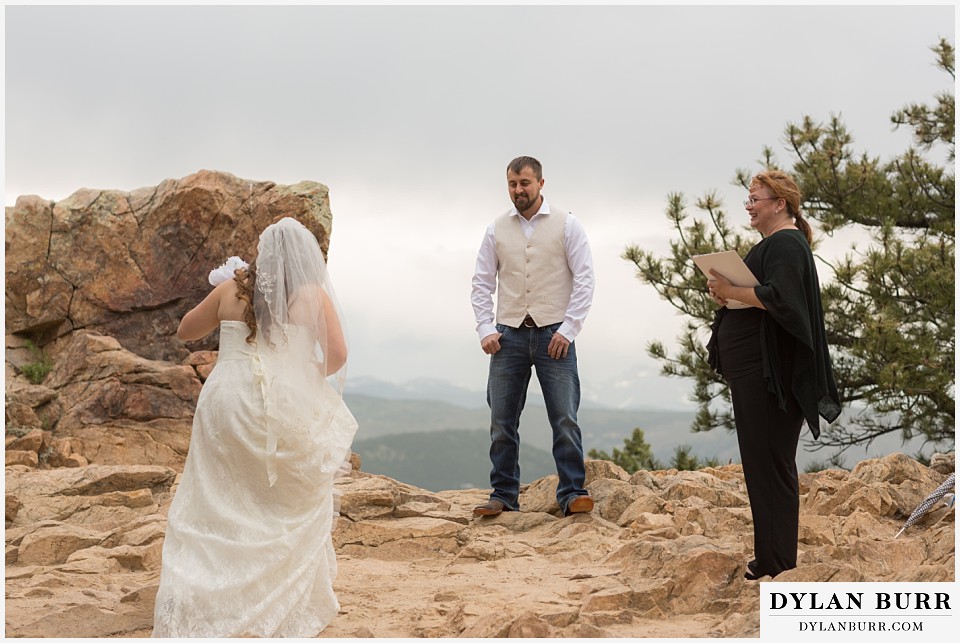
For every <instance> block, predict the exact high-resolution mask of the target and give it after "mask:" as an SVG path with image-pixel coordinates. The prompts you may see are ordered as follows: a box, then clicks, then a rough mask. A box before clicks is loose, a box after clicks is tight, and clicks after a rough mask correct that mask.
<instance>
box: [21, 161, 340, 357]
mask: <svg viewBox="0 0 960 643" xmlns="http://www.w3.org/2000/svg"><path fill="white" fill-rule="evenodd" d="M284 215H286V216H292V217H294V218H296V219H298V220H300V221H301V222H303V223H304V225H306V226H307V227H308V228H310V230H312V231H313V232H314V234H316V235H317V238H318V239H319V240H320V244H321V248H322V249H323V250H324V252H326V249H327V247H328V246H329V238H330V226H331V221H332V215H331V213H330V201H329V196H328V191H327V188H326V187H325V186H324V185H321V184H319V183H312V182H301V183H297V184H295V185H277V184H275V183H272V182H269V181H248V180H244V179H239V178H237V177H235V176H233V175H231V174H226V173H224V172H208V171H201V172H198V173H196V174H192V175H190V176H187V177H185V178H183V179H180V180H172V179H171V180H167V181H164V182H162V183H161V184H160V185H157V186H155V187H148V188H141V189H138V190H133V191H132V192H120V191H117V190H88V189H83V190H79V191H77V192H75V193H73V194H72V195H70V196H69V197H67V198H66V199H64V200H62V201H58V202H53V201H48V200H45V199H42V198H40V197H38V196H22V197H20V198H18V199H17V201H16V205H14V206H13V207H12V208H9V207H8V208H7V211H6V311H5V315H6V328H7V332H8V333H14V334H19V335H24V336H31V337H35V338H38V339H39V341H40V342H41V343H46V342H47V341H49V340H50V339H52V338H55V337H60V336H63V335H65V334H68V333H70V332H72V331H76V330H79V329H86V330H94V331H98V332H100V333H102V334H105V335H110V336H111V337H114V338H116V339H117V341H119V342H120V344H121V345H122V346H123V347H124V348H126V349H127V350H129V351H131V352H133V353H135V354H137V355H140V356H142V357H149V358H151V359H166V360H170V361H175V362H180V361H182V360H183V359H185V358H186V357H187V354H188V353H189V352H190V351H189V350H187V349H186V348H185V347H184V346H183V345H182V344H180V343H179V342H176V341H171V338H172V337H173V336H174V335H175V333H176V329H177V323H178V322H179V320H180V317H182V316H183V313H184V312H186V311H187V310H189V309H190V308H192V307H193V306H194V305H196V303H197V302H198V301H199V300H200V299H201V298H202V297H203V296H204V295H205V294H206V293H207V292H209V285H208V284H207V279H206V277H207V273H208V272H209V271H210V270H211V269H213V268H215V267H217V266H219V265H220V264H221V263H223V262H224V261H225V260H226V259H227V257H229V256H231V255H240V256H242V257H243V258H245V259H247V260H249V259H250V258H252V257H253V255H254V253H255V251H256V248H257V239H258V237H259V234H260V232H261V231H262V230H263V228H265V227H266V226H267V225H269V224H270V223H271V222H272V221H273V220H274V219H275V218H277V217H279V216H284ZM215 346H216V338H213V340H208V341H207V342H205V346H204V347H206V348H211V347H215Z"/></svg>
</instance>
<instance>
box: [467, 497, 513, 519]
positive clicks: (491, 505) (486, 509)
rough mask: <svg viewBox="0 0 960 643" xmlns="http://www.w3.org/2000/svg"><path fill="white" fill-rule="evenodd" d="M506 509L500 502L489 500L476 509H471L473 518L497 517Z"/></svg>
mask: <svg viewBox="0 0 960 643" xmlns="http://www.w3.org/2000/svg"><path fill="white" fill-rule="evenodd" d="M505 508H506V505H505V504H503V503H502V502H500V501H499V500H490V501H489V502H487V503H486V504H482V505H480V506H478V507H474V508H473V515H474V516H499V515H500V514H501V513H503V510H504V509H505Z"/></svg>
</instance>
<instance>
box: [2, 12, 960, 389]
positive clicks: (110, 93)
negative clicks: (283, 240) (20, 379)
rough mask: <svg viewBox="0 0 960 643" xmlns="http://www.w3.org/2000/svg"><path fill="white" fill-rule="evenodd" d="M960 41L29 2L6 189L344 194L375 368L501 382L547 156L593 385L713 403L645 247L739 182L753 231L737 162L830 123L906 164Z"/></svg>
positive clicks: (786, 159)
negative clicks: (683, 208)
mask: <svg viewBox="0 0 960 643" xmlns="http://www.w3.org/2000/svg"><path fill="white" fill-rule="evenodd" d="M954 29H955V16H954V7H953V6H952V5H941V6H926V7H896V6H879V7H878V6H852V7H851V6H848V7H836V8H835V7H829V6H805V7H776V6H774V7H766V6H739V7H712V6H696V7H669V6H668V7H658V6H614V7H600V8H595V7H575V6H526V7H512V6H500V7H465V6H432V7H390V6H376V7H332V6H308V7H285V8H264V7H236V6H233V7H231V6H220V7H217V6H214V7H166V8H163V7H123V6H112V7H110V6H107V7H62V6H61V7H23V6H13V7H10V6H8V7H6V8H5V31H6V33H5V37H6V45H5V46H6V150H5V151H6V173H5V201H6V204H7V205H10V204H12V203H13V202H14V201H15V199H16V197H17V196H18V195H21V194H38V195H40V196H42V197H44V198H49V199H56V200H59V199H62V198H64V197H66V196H68V195H69V194H71V193H72V192H74V191H75V190H77V189H79V188H82V187H86V188H106V189H121V190H131V189H135V188H138V187H143V186H151V185H156V184H157V183H159V182H160V181H162V180H164V179H167V178H181V177H183V176H186V175H188V174H191V173H193V172H196V171H197V170H200V169H213V170H223V171H227V172H231V173H233V174H235V175H237V176H239V177H242V178H245V179H253V180H270V181H275V182H277V183H294V182H297V181H300V180H314V181H320V182H322V183H324V184H326V185H328V186H329V187H330V194H331V205H332V209H333V213H334V234H333V238H332V244H331V249H330V265H331V274H332V275H333V277H334V279H335V282H336V286H337V288H338V292H339V295H340V299H341V301H342V304H343V306H344V309H345V311H346V314H347V318H348V322H349V325H350V326H349V327H350V338H351V343H352V361H351V364H350V372H351V375H367V376H375V377H379V378H381V379H386V380H389V381H393V382H404V381H407V380H410V379H413V378H420V377H430V378H437V379H442V380H446V381H449V382H451V383H454V384H457V385H460V386H464V387H467V388H470V389H476V390H478V391H479V390H482V389H483V388H484V386H485V382H486V363H487V359H488V358H487V357H486V356H484V355H483V354H482V353H481V351H480V349H479V341H478V338H477V336H476V334H475V332H474V320H473V311H472V309H471V306H470V299H469V294H470V278H471V276H472V273H473V267H474V261H475V258H476V252H477V249H478V248H479V245H480V240H481V237H482V235H483V232H484V229H485V228H486V226H487V224H488V223H489V222H490V221H491V220H492V219H493V218H494V217H495V216H497V215H498V214H500V213H501V212H503V211H505V210H506V209H507V208H508V207H509V205H510V203H509V201H508V198H507V192H506V182H505V176H504V175H505V167H506V164H507V162H508V161H509V160H510V159H512V158H513V157H515V156H519V155H521V154H526V155H531V156H535V157H537V158H539V159H540V160H541V161H542V162H543V165H544V178H545V179H546V185H545V187H544V194H545V195H546V197H547V198H548V200H549V201H550V202H551V203H553V204H556V205H559V206H562V207H563V208H565V209H568V210H571V211H573V212H574V214H576V215H577V216H578V217H579V218H580V220H581V221H582V223H583V225H584V227H585V229H586V231H587V234H588V237H589V239H590V242H591V246H592V250H593V255H594V261H595V265H596V272H597V290H596V295H595V299H594V306H593V309H592V311H591V314H590V316H589V318H588V319H587V323H586V325H585V327H584V330H583V333H582V334H581V336H580V337H579V338H578V340H577V344H578V352H579V358H580V372H581V378H582V379H583V382H584V387H585V391H586V392H587V395H588V396H593V395H595V394H596V393H595V392H596V391H598V390H606V393H605V394H604V395H603V396H602V397H601V398H599V399H603V400H605V401H611V400H612V398H613V397H616V396H615V395H613V394H612V393H611V391H619V393H617V395H619V398H618V399H622V400H626V399H627V398H628V397H630V396H632V397H633V399H634V401H646V402H647V403H650V404H655V405H658V406H663V407H670V406H676V405H682V404H689V403H688V402H686V401H685V400H684V397H685V394H686V390H687V384H686V383H684V382H682V381H665V380H663V379H662V378H659V377H658V376H657V375H656V373H657V370H658V366H657V365H656V363H655V362H653V361H652V360H650V359H649V358H647V357H646V355H645V345H646V343H647V342H648V341H649V340H652V339H660V340H664V341H666V342H667V343H668V344H672V342H673V338H674V337H675V336H676V335H677V334H678V332H679V331H680V327H681V323H682V318H681V317H678V316H677V315H675V314H674V312H673V309H672V308H670V307H669V306H668V305H667V304H665V303H663V302H661V301H660V300H659V299H658V298H657V296H656V294H655V293H654V292H653V290H652V288H650V287H648V286H644V285H643V284H641V283H640V282H639V281H637V280H636V279H635V277H634V270H633V268H632V266H631V265H630V264H628V263H627V262H625V261H623V260H622V259H620V258H619V255H620V253H621V252H622V250H623V248H624V246H625V245H627V244H629V243H638V244H640V245H642V246H644V247H646V248H650V249H653V250H656V251H659V252H663V251H665V249H666V247H667V243H668V240H669V239H670V237H671V232H672V231H671V229H670V228H669V227H668V225H667V222H666V219H665V218H664V216H663V211H664V208H665V204H666V198H665V197H666V195H667V193H668V192H671V191H682V192H685V193H686V194H687V195H688V197H689V198H690V199H691V200H692V199H693V198H694V197H696V196H698V195H701V194H703V193H704V192H705V191H706V190H709V189H717V190H719V191H720V194H721V195H722V196H723V197H724V199H725V201H726V204H727V208H728V211H729V212H730V213H731V214H732V215H733V216H734V217H742V220H743V222H744V223H746V215H745V213H744V212H743V209H742V206H739V205H737V204H739V202H740V201H741V200H742V199H743V198H744V196H745V195H744V194H743V192H742V190H740V189H739V188H735V187H733V186H732V185H731V180H732V178H733V175H734V171H735V169H736V168H741V167H742V168H756V167H757V160H758V159H759V158H760V152H761V149H762V146H763V145H765V144H767V145H771V146H773V147H774V149H775V150H776V151H777V152H778V158H779V159H780V160H781V161H782V162H783V163H784V164H785V165H790V164H791V163H792V158H791V157H790V155H789V154H788V153H787V152H786V151H785V149H784V145H783V130H784V127H785V125H786V123H787V122H789V121H798V120H800V119H801V118H802V117H803V116H804V115H810V116H812V117H813V118H815V119H820V120H822V119H827V118H829V116H830V115H831V114H832V113H839V114H841V115H842V117H843V119H844V120H845V122H846V123H847V124H848V126H849V127H850V129H851V130H852V132H853V134H854V136H855V146H856V147H857V148H859V149H863V150H867V151H869V152H870V153H871V155H878V156H881V157H884V158H886V157H889V156H891V155H893V154H896V153H898V152H901V151H903V150H904V149H905V148H906V147H907V145H908V144H909V137H908V135H907V133H906V132H893V130H892V126H891V124H890V120H889V117H890V115H891V113H892V112H894V111H895V110H896V109H898V108H900V107H902V106H903V105H904V104H906V103H907V102H911V101H921V102H928V101H930V100H931V99H932V97H933V95H934V94H935V93H936V92H938V91H942V90H945V89H950V88H952V81H951V79H950V77H949V76H948V75H947V74H945V73H944V72H941V71H939V70H938V69H937V68H936V67H935V64H934V56H933V54H932V53H931V51H930V49H929V48H930V47H931V46H932V45H934V44H936V42H937V41H938V39H939V38H940V37H946V38H948V39H949V40H950V41H951V42H955V32H954ZM758 239H759V237H758ZM842 247H843V244H842V243H838V242H836V241H835V242H834V243H833V244H832V245H830V244H828V245H827V249H828V250H829V249H830V248H836V249H837V250H838V251H839V249H840V248H842ZM212 267H213V266H211V268H212ZM825 270H826V269H825V268H821V277H822V278H824V279H826V278H828V275H826V274H824V272H825ZM618 382H619V385H620V387H621V388H619V389H617V388H616V386H617V383H618ZM481 403H482V399H481Z"/></svg>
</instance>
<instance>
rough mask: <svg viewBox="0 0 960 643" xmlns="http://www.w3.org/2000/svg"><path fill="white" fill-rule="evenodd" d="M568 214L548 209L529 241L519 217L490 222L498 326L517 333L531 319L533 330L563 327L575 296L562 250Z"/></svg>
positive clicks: (541, 216) (508, 217)
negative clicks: (562, 323)
mask: <svg viewBox="0 0 960 643" xmlns="http://www.w3.org/2000/svg"><path fill="white" fill-rule="evenodd" d="M566 225H567V213H566V212H564V211H563V210H559V209H557V208H556V207H554V206H552V205H551V206H550V212H549V213H547V214H541V215H540V218H539V220H538V221H537V225H536V227H535V228H534V229H533V234H532V235H530V238H529V239H527V237H526V236H525V235H524V234H523V229H522V228H521V227H520V220H519V217H518V216H517V215H512V214H510V213H507V214H504V215H502V216H501V217H499V218H498V219H497V220H496V221H495V222H494V228H493V236H494V241H495V242H496V248H497V263H498V268H497V323H500V324H505V325H507V326H512V327H514V328H517V327H519V326H520V324H521V323H522V322H523V319H524V317H526V316H527V315H530V317H532V318H533V321H534V322H535V323H536V324H537V326H549V325H550V324H556V323H559V322H562V321H563V318H564V316H565V315H566V312H567V305H568V304H569V303H570V293H571V292H572V291H573V273H572V272H570V266H569V265H568V264H567V252H566V250H565V249H564V247H563V237H564V230H565V229H566Z"/></svg>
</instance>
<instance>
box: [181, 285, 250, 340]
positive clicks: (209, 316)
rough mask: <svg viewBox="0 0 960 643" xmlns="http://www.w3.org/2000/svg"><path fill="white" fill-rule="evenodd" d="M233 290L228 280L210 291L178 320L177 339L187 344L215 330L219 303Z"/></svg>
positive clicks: (218, 317) (218, 314) (218, 323)
mask: <svg viewBox="0 0 960 643" xmlns="http://www.w3.org/2000/svg"><path fill="white" fill-rule="evenodd" d="M234 288H236V284H235V282H234V281H233V279H229V280H227V281H225V282H223V283H222V284H220V285H219V286H217V287H216V288H214V289H213V290H212V291H210V294H209V295H207V296H206V297H204V299H203V301H201V302H200V303H199V304H197V306H196V307H195V308H194V309H193V310H191V311H190V312H188V313H187V314H186V315H184V316H183V319H181V320H180V326H179V327H178V328H177V337H178V338H179V339H182V340H183V341H186V342H189V341H194V340H197V339H202V338H204V337H206V336H207V335H209V334H210V333H212V332H213V331H214V330H216V328H217V326H219V325H220V301H221V299H222V297H223V296H224V295H226V294H230V293H231V292H232V291H233V289H234Z"/></svg>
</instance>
